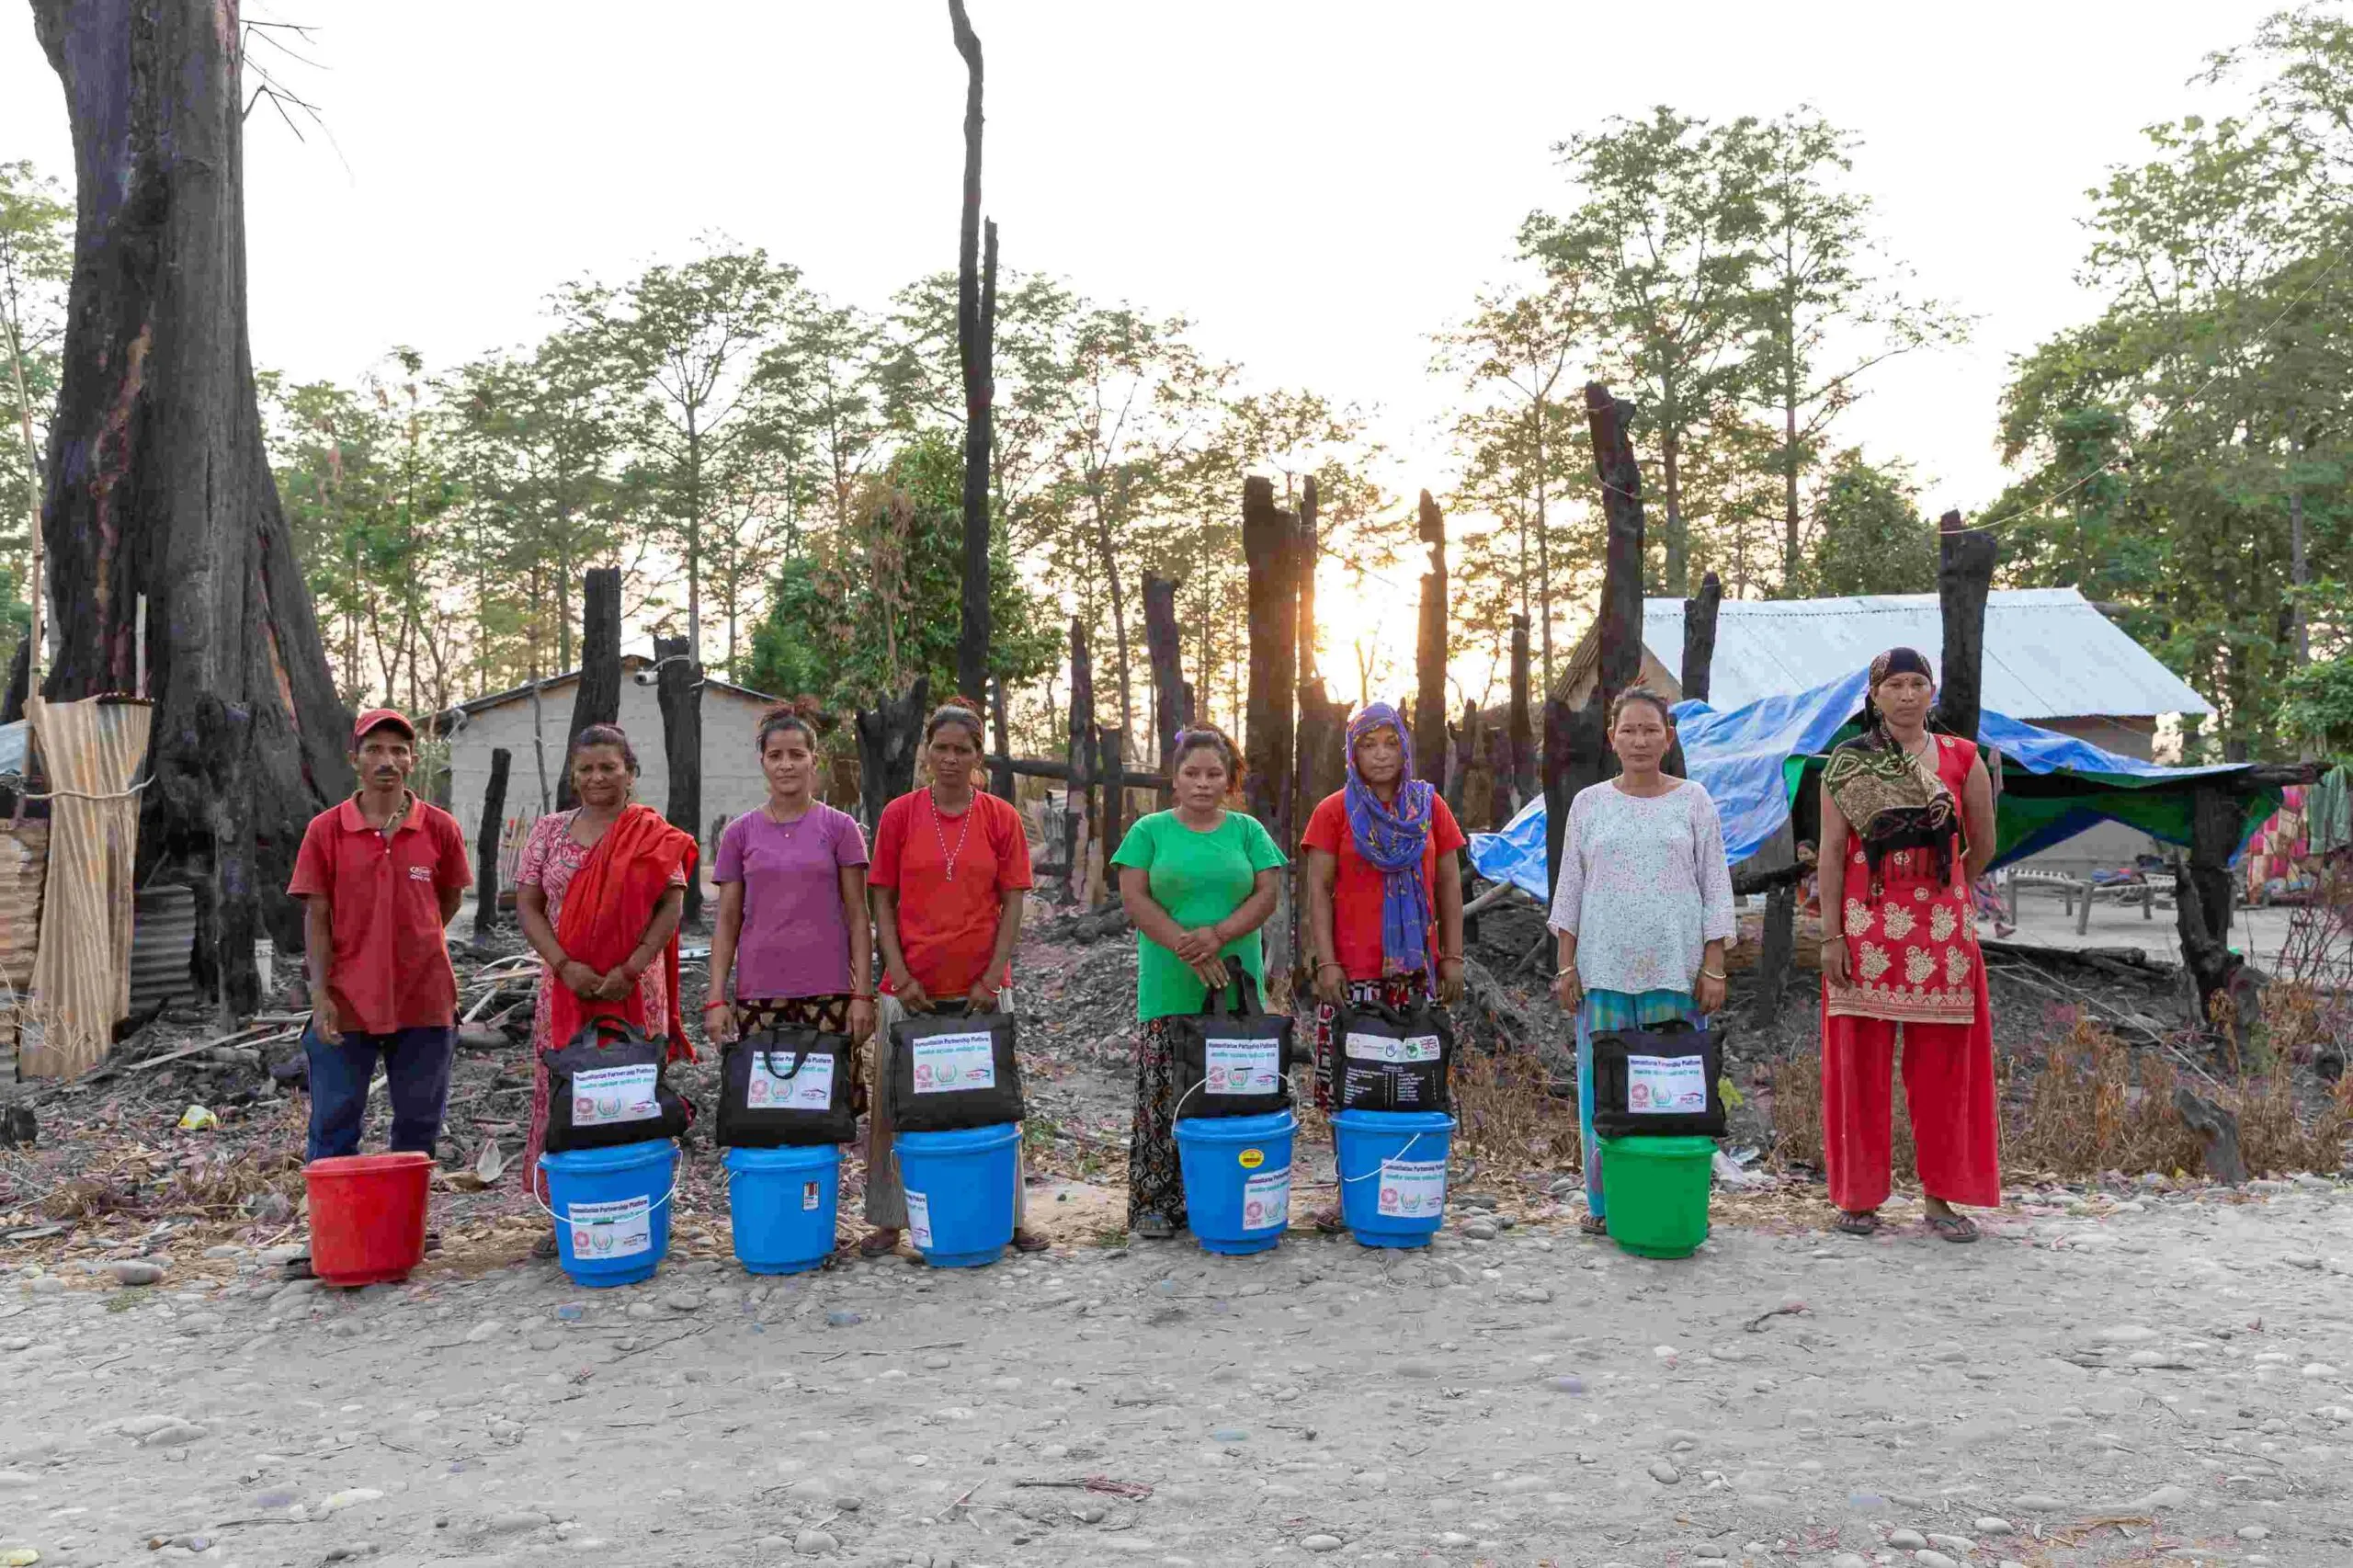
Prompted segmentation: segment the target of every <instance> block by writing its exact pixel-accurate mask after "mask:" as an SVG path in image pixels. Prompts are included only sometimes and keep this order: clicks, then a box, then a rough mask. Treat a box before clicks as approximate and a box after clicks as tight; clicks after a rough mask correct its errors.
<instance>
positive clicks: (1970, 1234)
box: [1928, 1214, 1978, 1242]
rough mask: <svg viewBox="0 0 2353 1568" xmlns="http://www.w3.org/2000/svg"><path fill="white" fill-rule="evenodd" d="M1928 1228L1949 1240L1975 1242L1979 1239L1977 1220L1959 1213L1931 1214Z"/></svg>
mask: <svg viewBox="0 0 2353 1568" xmlns="http://www.w3.org/2000/svg"><path fill="white" fill-rule="evenodd" d="M1928 1229H1930V1230H1931V1231H1934V1232H1935V1233H1937V1234H1938V1235H1939V1236H1941V1237H1943V1238H1944V1239H1945V1240H1946V1241H1949V1242H1973V1241H1975V1240H1976V1239H1977V1235H1978V1232H1977V1221H1974V1220H1971V1219H1968V1218H1965V1217H1964V1216H1962V1215H1959V1214H1931V1215H1929V1216H1928Z"/></svg>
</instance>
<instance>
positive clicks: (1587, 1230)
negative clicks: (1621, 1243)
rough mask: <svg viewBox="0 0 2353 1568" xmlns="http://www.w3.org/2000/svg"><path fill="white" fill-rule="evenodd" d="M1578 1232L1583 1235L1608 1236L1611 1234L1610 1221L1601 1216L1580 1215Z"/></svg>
mask: <svg viewBox="0 0 2353 1568" xmlns="http://www.w3.org/2000/svg"><path fill="white" fill-rule="evenodd" d="M1577 1231H1578V1233H1580V1234H1583V1235H1588V1236H1606V1235H1608V1233H1609V1221H1608V1220H1607V1219H1605V1218H1603V1217H1602V1216H1601V1215H1599V1214H1585V1215H1580V1216H1579V1217H1578V1219H1577Z"/></svg>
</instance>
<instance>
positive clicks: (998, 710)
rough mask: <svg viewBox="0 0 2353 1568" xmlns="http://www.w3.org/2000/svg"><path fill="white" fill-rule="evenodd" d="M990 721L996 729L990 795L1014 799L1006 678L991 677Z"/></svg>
mask: <svg viewBox="0 0 2353 1568" xmlns="http://www.w3.org/2000/svg"><path fill="white" fill-rule="evenodd" d="M989 720H990V722H991V723H992V724H994V725H995V729H996V751H995V754H994V755H992V756H990V758H989V793H990V794H992V795H995V797H996V798H997V799H998V800H1000V801H1010V800H1012V799H1013V732H1012V731H1011V730H1010V729H1009V728H1008V727H1007V726H1006V722H1005V677H1004V676H990V677H989Z"/></svg>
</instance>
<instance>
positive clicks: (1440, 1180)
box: [1381, 1160, 1446, 1220]
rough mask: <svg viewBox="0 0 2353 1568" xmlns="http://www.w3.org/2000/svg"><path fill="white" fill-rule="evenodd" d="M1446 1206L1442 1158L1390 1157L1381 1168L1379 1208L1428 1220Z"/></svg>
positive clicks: (1407, 1216)
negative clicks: (1399, 1158) (1393, 1158)
mask: <svg viewBox="0 0 2353 1568" xmlns="http://www.w3.org/2000/svg"><path fill="white" fill-rule="evenodd" d="M1445 1208H1446V1162H1445V1161H1444V1160H1392V1161H1390V1162H1389V1163H1388V1164H1387V1165H1383V1166H1382V1167H1381V1212H1382V1213H1383V1214H1395V1215H1398V1216H1400V1217H1402V1218H1404V1219H1408V1220H1421V1219H1427V1218H1429V1217H1430V1216H1431V1215H1434V1214H1438V1213H1440V1212H1442V1211H1444V1210H1445Z"/></svg>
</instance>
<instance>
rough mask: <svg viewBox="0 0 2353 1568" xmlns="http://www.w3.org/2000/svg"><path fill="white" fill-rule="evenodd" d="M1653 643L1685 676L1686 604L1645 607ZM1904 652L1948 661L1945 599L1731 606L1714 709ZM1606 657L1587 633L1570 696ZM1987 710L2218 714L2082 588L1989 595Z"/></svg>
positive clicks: (1816, 682)
mask: <svg viewBox="0 0 2353 1568" xmlns="http://www.w3.org/2000/svg"><path fill="white" fill-rule="evenodd" d="M1643 645H1644V647H1645V648H1646V649H1647V651H1648V652H1649V653H1650V655H1651V656H1652V657H1653V658H1654V659H1656V660H1657V661H1658V662H1659V664H1660V665H1663V666H1664V667H1665V669H1666V670H1667V671H1668V672H1669V674H1670V675H1672V674H1673V673H1674V672H1676V671H1678V670H1680V669H1681V668H1682V666H1683V601H1682V600H1681V599H1645V600H1643ZM1895 647H1909V648H1917V649H1919V650H1920V651H1921V652H1922V653H1926V654H1927V655H1928V660H1929V662H1930V663H1931V664H1933V663H1935V662H1936V661H1937V660H1938V658H1939V657H1940V656H1941V653H1942V649H1943V647H1944V615H1943V612H1942V610H1941V608H1939V607H1938V602H1937V596H1936V595H1934V594H1887V595H1879V596H1874V597H1859V598H1843V599H1785V600H1757V599H1726V600H1725V601H1724V602H1723V608H1722V610H1720V611H1719V612H1718V615H1717V619H1716V657H1715V663H1714V665H1712V666H1711V670H1710V683H1709V687H1710V688H1709V693H1708V702H1709V705H1710V706H1711V707H1713V708H1715V709H1718V710H1731V709H1734V708H1745V707H1746V706H1747V705H1748V704H1749V703H1752V702H1755V701H1757V700H1758V699H1762V698H1767V697H1786V696H1790V695H1794V694H1795V693H1797V692H1801V691H1810V690H1812V689H1813V687H1818V686H1822V685H1824V684H1826V683H1827V682H1830V681H1833V680H1836V679H1837V678H1838V677H1839V676H1844V675H1850V674H1852V673H1853V672H1855V671H1856V670H1859V669H1861V668H1862V667H1864V666H1865V665H1868V664H1870V661H1871V657H1872V655H1874V654H1876V653H1880V652H1881V651H1882V650H1884V649H1888V648H1895ZM1595 651H1596V650H1595V646H1594V642H1593V633H1592V631H1590V630H1588V631H1587V632H1586V637H1585V640H1584V641H1582V642H1579V643H1578V645H1577V648H1576V651H1575V653H1574V654H1572V655H1571V660H1570V666H1569V675H1568V677H1567V680H1566V682H1565V685H1566V687H1567V688H1568V689H1571V690H1575V689H1579V688H1580V687H1581V686H1582V684H1583V682H1584V681H1585V680H1586V678H1587V676H1586V670H1587V667H1588V666H1589V665H1591V664H1592V662H1593V658H1594V655H1595ZM1983 700H1984V705H1985V707H1987V708H1989V709H1991V710H1993V711H1995V712H1996V713H2006V714H2008V715H2009V716H2010V717H2011V718H2013V719H2025V720H2029V721H2038V720H2044V719H2064V718H2076V717H2085V716H2089V715H2095V714H2120V715H2152V714H2159V713H2211V712H2212V711H2213V708H2212V707H2211V705H2210V704H2209V703H2208V702H2207V701H2206V699H2204V698H2202V697H2200V696H2199V695H2198V693H2197V692H2196V691H2195V690H2194V689H2192V688H2191V687H2190V686H2189V685H2188V683H2187V682H2186V681H2184V680H2182V678H2181V677H2180V676H2177V675H2175V674H2174V673H2173V672H2172V671H2171V670H2169V669H2167V668H2165V665H2162V664H2160V663H2158V662H2157V658H2156V656H2155V655H2154V654H2153V653H2150V652H2149V651H2148V650H2147V649H2145V648H2143V647H2142V646H2141V645H2140V644H2139V643H2138V642H2134V641H2132V639H2131V638H2130V637H2128V636H2126V635H2125V634H2124V632H2123V631H2122V630H2121V629H2120V628H2119V627H2118V626H2117V625H2116V624H2115V623H2114V622H2112V621H2110V620H2109V619H2108V617H2106V616H2104V615H2102V614H2101V613H2100V612H2099V611H2098V610H2097V609H2095V608H2092V605H2091V602H2090V601H2089V600H2087V599H2086V598H2085V597H2084V596H2083V595H2082V594H2080V593H2078V592H2076V591H2075V589H2073V588H2001V589H1996V590H1995V591H1994V592H1993V593H1992V594H1990V595H1988V596H1987V597H1986V600H1985V668H1984V694H1983Z"/></svg>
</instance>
